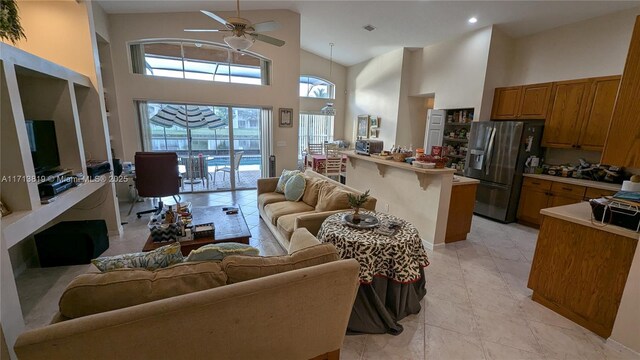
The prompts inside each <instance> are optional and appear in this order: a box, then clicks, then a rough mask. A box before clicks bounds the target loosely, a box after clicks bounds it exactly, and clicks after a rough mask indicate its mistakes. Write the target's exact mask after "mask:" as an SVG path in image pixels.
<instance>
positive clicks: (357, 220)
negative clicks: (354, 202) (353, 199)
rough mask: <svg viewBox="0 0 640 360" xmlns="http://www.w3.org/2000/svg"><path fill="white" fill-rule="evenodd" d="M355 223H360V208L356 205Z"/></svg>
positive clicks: (354, 211)
mask: <svg viewBox="0 0 640 360" xmlns="http://www.w3.org/2000/svg"><path fill="white" fill-rule="evenodd" d="M352 219H353V223H354V224H359V223H360V208H359V207H356V208H353V218H352Z"/></svg>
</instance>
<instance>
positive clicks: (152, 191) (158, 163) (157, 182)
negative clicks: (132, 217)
mask: <svg viewBox="0 0 640 360" xmlns="http://www.w3.org/2000/svg"><path fill="white" fill-rule="evenodd" d="M135 164H136V177H135V184H136V189H137V191H138V195H139V196H142V197H151V198H159V201H158V206H157V207H156V208H153V209H150V210H145V211H140V212H137V213H136V215H138V218H140V217H141V216H142V215H143V214H150V213H155V214H159V213H160V212H161V211H162V206H163V203H162V198H163V197H164V196H175V195H177V194H178V193H180V181H181V179H180V174H179V172H178V155H177V154H176V153H175V152H137V153H136V156H135ZM174 199H175V198H174Z"/></svg>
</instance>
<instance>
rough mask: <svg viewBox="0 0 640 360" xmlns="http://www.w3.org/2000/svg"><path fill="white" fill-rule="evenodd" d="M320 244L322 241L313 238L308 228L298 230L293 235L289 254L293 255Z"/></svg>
mask: <svg viewBox="0 0 640 360" xmlns="http://www.w3.org/2000/svg"><path fill="white" fill-rule="evenodd" d="M278 224H279V223H278ZM318 244H320V240H318V238H316V237H315V236H313V235H312V234H311V233H310V232H309V230H307V229H306V228H298V229H296V231H294V232H293V234H292V235H291V242H290V243H289V249H288V250H287V251H288V253H289V254H292V253H294V252H296V251H299V250H302V249H306V248H308V247H311V246H315V245H318Z"/></svg>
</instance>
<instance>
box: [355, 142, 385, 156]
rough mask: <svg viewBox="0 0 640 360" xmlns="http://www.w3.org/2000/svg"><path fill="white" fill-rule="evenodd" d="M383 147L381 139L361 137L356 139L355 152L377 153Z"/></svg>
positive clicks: (364, 153) (361, 153)
mask: <svg viewBox="0 0 640 360" xmlns="http://www.w3.org/2000/svg"><path fill="white" fill-rule="evenodd" d="M383 149H384V146H383V142H382V140H369V139H362V140H356V154H360V155H371V154H378V153H380V152H381V151H382V150H383Z"/></svg>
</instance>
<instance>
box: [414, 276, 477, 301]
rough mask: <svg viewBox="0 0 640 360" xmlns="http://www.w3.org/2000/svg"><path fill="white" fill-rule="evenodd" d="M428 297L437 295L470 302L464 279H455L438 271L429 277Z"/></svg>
mask: <svg viewBox="0 0 640 360" xmlns="http://www.w3.org/2000/svg"><path fill="white" fill-rule="evenodd" d="M425 276H426V275H425ZM427 297H437V298H439V299H444V300H448V301H451V302H455V303H463V304H467V303H469V297H468V296H467V288H466V287H465V285H464V281H462V280H460V281H454V280H451V279H449V278H447V277H445V276H443V275H440V274H437V273H434V274H431V275H430V276H428V277H427Z"/></svg>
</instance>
